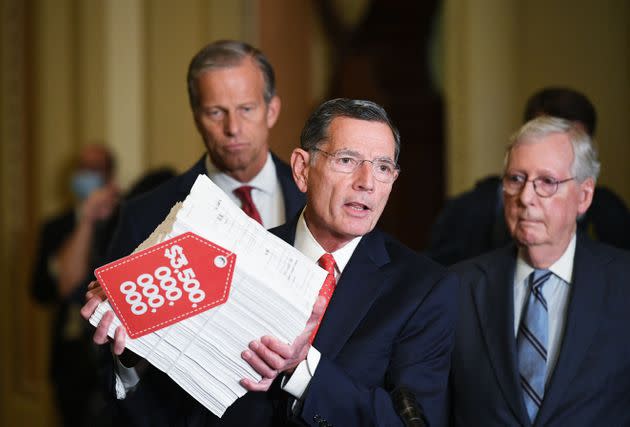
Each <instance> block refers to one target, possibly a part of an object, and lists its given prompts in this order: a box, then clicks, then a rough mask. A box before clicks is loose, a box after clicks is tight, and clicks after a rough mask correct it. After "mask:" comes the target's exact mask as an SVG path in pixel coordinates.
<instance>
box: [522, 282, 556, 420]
mask: <svg viewBox="0 0 630 427" xmlns="http://www.w3.org/2000/svg"><path fill="white" fill-rule="evenodd" d="M551 274H552V273H551V272H550V271H549V270H534V272H532V274H530V276H529V288H530V291H529V298H528V300H527V305H526V306H525V309H524V311H523V315H522V317H521V324H520V327H519V329H518V336H517V338H516V346H517V351H518V366H519V373H520V377H521V386H522V387H523V399H524V400H525V406H526V408H527V413H528V414H529V419H530V420H531V421H532V422H533V421H534V420H535V419H536V414H538V409H540V405H541V404H542V400H543V397H544V394H545V378H546V373H547V346H548V344H549V342H548V331H549V327H548V323H549V322H548V316H547V301H546V300H545V297H544V296H543V294H542V287H543V286H544V285H545V283H546V282H547V280H548V279H549V277H550V276H551Z"/></svg>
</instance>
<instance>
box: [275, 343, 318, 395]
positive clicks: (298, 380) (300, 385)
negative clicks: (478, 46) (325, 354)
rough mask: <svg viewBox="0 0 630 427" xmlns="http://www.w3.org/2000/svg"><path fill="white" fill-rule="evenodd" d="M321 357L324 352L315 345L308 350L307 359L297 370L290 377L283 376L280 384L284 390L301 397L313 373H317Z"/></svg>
mask: <svg viewBox="0 0 630 427" xmlns="http://www.w3.org/2000/svg"><path fill="white" fill-rule="evenodd" d="M321 357H322V354H321V353H320V352H319V350H317V349H316V348H315V347H311V348H310V349H309V350H308V354H307V355H306V359H304V360H303V361H301V362H300V364H299V365H297V367H296V368H295V371H293V375H291V376H290V377H288V378H287V377H285V378H283V380H282V383H281V384H280V386H281V387H282V390H284V391H286V392H287V393H289V394H290V395H291V396H293V397H295V398H296V399H301V398H302V395H303V394H304V391H305V390H306V387H308V384H309V383H310V382H311V379H312V378H313V375H315V370H316V369H317V365H318V364H319V360H320V359H321Z"/></svg>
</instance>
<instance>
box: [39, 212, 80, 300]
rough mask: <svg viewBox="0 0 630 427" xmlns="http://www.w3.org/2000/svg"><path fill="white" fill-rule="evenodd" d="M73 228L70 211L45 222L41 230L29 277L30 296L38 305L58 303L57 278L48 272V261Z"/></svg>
mask: <svg viewBox="0 0 630 427" xmlns="http://www.w3.org/2000/svg"><path fill="white" fill-rule="evenodd" d="M73 227H74V213H73V212H72V211H70V212H68V213H66V214H64V215H61V216H59V217H57V218H54V219H52V220H50V221H48V222H46V223H45V224H44V225H43V226H42V229H41V232H40V236H39V242H38V250H37V255H36V259H35V265H34V268H33V273H32V277H31V295H32V296H33V298H34V299H35V301H37V302H39V303H42V304H44V303H54V302H58V301H59V286H58V282H57V278H56V277H53V274H51V271H50V261H51V259H52V257H53V256H54V255H55V254H56V253H57V252H58V251H59V248H61V245H62V244H63V243H64V242H65V240H66V239H67V238H68V236H69V235H70V233H71V232H72V229H73Z"/></svg>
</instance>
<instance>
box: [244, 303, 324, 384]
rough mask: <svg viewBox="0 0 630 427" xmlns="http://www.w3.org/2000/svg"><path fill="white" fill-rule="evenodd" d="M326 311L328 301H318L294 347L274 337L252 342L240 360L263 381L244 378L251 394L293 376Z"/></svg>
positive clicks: (294, 342)
mask: <svg viewBox="0 0 630 427" xmlns="http://www.w3.org/2000/svg"><path fill="white" fill-rule="evenodd" d="M325 310H326V299H325V298H324V297H322V296H320V297H318V298H317V301H316V302H315V305H313V311H312V313H311V317H309V319H308V321H307V322H306V327H305V328H304V331H302V333H301V334H300V335H298V337H297V338H296V339H295V341H293V344H290V345H289V344H287V343H283V342H281V341H280V340H279V339H277V338H275V337H272V336H264V337H262V338H261V339H260V340H256V341H252V342H251V343H249V349H248V350H245V351H244V352H243V353H241V357H243V359H244V360H246V361H247V363H249V364H250V365H251V367H252V368H254V370H255V371H256V372H258V373H259V374H260V375H261V376H262V377H263V378H262V380H260V381H259V382H255V381H253V380H251V379H248V378H244V379H242V380H241V385H242V386H243V387H245V388H246V389H247V390H249V391H267V390H268V389H269V387H270V386H271V383H272V382H273V380H274V379H275V378H276V376H278V374H279V373H281V372H286V373H288V374H292V373H293V371H294V370H295V368H296V366H297V365H299V364H300V362H302V361H303V360H304V359H306V355H307V354H308V350H309V349H310V348H311V343H310V337H311V334H312V333H313V331H314V330H315V328H316V327H317V325H319V322H320V321H321V318H322V316H323V315H324V311H325Z"/></svg>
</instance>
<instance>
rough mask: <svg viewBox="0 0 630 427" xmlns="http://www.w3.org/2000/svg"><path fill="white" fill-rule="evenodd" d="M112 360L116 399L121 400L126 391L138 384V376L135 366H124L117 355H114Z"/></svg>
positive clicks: (124, 396) (125, 395)
mask: <svg viewBox="0 0 630 427" xmlns="http://www.w3.org/2000/svg"><path fill="white" fill-rule="evenodd" d="M114 360H115V361H116V372H115V373H114V377H115V380H116V384H115V390H116V399H118V400H123V399H124V398H126V397H127V393H128V392H129V391H130V390H132V389H133V388H134V387H135V386H136V385H137V384H138V382H139V381H140V377H139V376H138V373H137V372H136V368H128V367H126V366H125V365H123V364H122V363H121V362H120V359H119V358H118V356H114Z"/></svg>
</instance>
